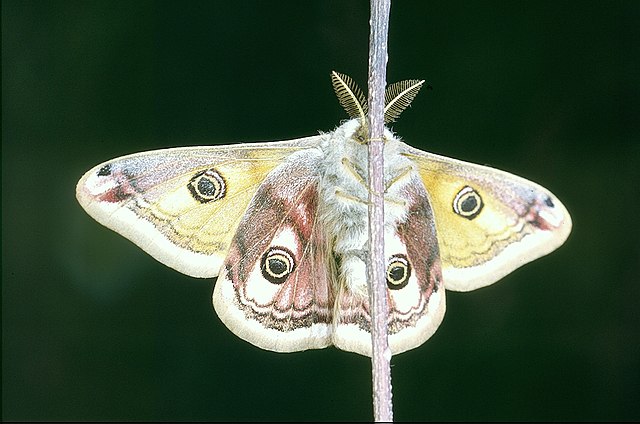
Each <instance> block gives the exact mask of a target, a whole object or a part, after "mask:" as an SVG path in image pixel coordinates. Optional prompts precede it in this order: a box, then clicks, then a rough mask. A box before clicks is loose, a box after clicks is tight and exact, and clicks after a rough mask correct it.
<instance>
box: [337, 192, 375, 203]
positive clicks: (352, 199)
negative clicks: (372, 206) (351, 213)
mask: <svg viewBox="0 0 640 424" xmlns="http://www.w3.org/2000/svg"><path fill="white" fill-rule="evenodd" d="M336 196H339V197H342V198H344V199H347V200H351V201H353V202H358V203H362V204H365V205H368V204H369V202H368V201H366V200H362V199H361V198H359V197H356V196H353V195H351V194H348V193H345V192H344V191H342V190H336Z"/></svg>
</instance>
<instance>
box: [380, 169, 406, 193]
mask: <svg viewBox="0 0 640 424" xmlns="http://www.w3.org/2000/svg"><path fill="white" fill-rule="evenodd" d="M411 172H413V168H412V167H411V166H406V167H404V168H402V169H401V170H400V172H399V173H398V174H397V175H396V176H395V177H393V178H392V179H391V180H390V181H389V182H388V183H387V185H386V186H385V187H384V192H385V193H386V192H387V191H388V190H389V187H391V186H392V185H394V184H395V183H397V182H398V181H400V180H401V179H403V178H404V177H406V176H407V175H408V174H410V173H411Z"/></svg>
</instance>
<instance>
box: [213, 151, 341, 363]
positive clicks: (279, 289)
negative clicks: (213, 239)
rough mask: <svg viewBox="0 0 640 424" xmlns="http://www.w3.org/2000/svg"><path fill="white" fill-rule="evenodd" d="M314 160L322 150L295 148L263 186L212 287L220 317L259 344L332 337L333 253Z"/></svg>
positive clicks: (309, 344)
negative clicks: (322, 219) (323, 225)
mask: <svg viewBox="0 0 640 424" xmlns="http://www.w3.org/2000/svg"><path fill="white" fill-rule="evenodd" d="M319 159H320V153H319V151H312V150H306V151H302V152H299V153H298V154H295V155H294V156H292V157H291V158H290V160H289V161H287V162H286V163H285V164H284V165H283V166H281V167H279V168H276V169H275V170H274V171H273V172H272V173H271V174H269V176H268V177H267V179H266V180H265V181H264V182H263V183H262V184H261V185H260V187H259V189H258V191H257V192H256V195H255V197H254V198H253V200H252V202H251V204H250V205H249V208H248V210H247V212H246V213H245V215H244V216H243V217H242V221H241V222H240V225H239V226H238V230H237V232H236V234H235V237H234V238H233V240H232V242H231V250H230V251H229V255H228V257H227V259H226V260H225V262H224V265H223V268H222V269H221V275H220V276H219V277H218V281H217V283H216V286H215V289H214V293H213V305H214V307H215V310H216V312H217V313H218V316H219V317H220V319H221V320H222V321H223V322H224V323H225V324H226V325H227V327H229V329H231V331H233V332H234V333H235V334H236V335H237V336H239V337H240V338H242V339H244V340H246V341H248V342H250V343H252V344H254V345H256V346H258V347H261V348H263V349H268V350H273V351H276V352H293V351H299V350H306V349H313V348H322V347H325V346H327V345H329V344H330V342H331V337H330V332H331V326H330V324H331V320H332V317H331V309H330V306H329V305H331V304H333V293H332V292H331V287H332V286H333V284H332V283H331V278H332V268H331V266H330V260H332V258H330V256H329V253H328V250H327V242H326V236H325V234H324V229H323V228H321V226H320V225H319V224H318V221H317V219H318V217H317V209H318V201H319V198H318V183H319V181H320V169H319V166H318V163H319V162H318V161H319Z"/></svg>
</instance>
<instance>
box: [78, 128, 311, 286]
mask: <svg viewBox="0 0 640 424" xmlns="http://www.w3.org/2000/svg"><path fill="white" fill-rule="evenodd" d="M319 140H320V136H316V137H309V138H304V139H297V140H290V141H283V142H275V143H257V144H238V145H229V146H214V147H184V148H174V149H165V150H156V151H150V152H144V153H138V154H133V155H129V156H124V157H121V158H117V159H113V160H111V161H108V162H105V163H102V164H100V165H98V166H96V167H94V168H93V169H91V170H90V171H88V172H87V173H86V174H85V175H84V176H83V177H82V178H81V179H80V181H79V182H78V185H77V187H76V197H77V198H78V201H79V202H80V204H81V205H82V207H83V208H84V209H85V210H86V211H87V212H88V213H89V215H91V216H92V217H93V218H94V219H96V220H97V221H98V222H100V223H101V224H103V225H104V226H106V227H108V228H110V229H112V230H114V231H116V232H118V233H120V234H122V235H123V236H125V237H126V238H128V239H130V240H131V241H133V242H134V243H135V244H137V245H138V246H140V247H141V248H142V249H144V250H145V251H146V252H148V253H149V254H151V255H152V256H153V257H154V258H156V259H157V260H159V261H160V262H162V263H164V264H166V265H168V266H170V267H172V268H175V269H176V270H178V271H180V272H183V273H185V274H188V275H191V276H194V277H215V276H216V275H217V274H218V270H219V268H220V266H221V264H222V261H223V259H224V257H225V256H226V253H227V251H228V250H229V244H230V242H231V238H232V237H233V234H234V233H235V230H236V228H237V226H238V224H239V222H240V218H241V217H242V215H243V214H244V211H245V209H246V208H247V205H248V204H249V202H250V201H251V198H252V197H253V195H254V193H255V191H256V190H257V188H258V186H259V185H260V184H261V183H262V181H263V180H264V179H265V178H266V176H267V174H268V173H269V172H270V171H271V170H272V169H273V168H275V167H276V166H277V165H278V164H279V163H281V162H282V161H284V160H285V159H286V158H287V157H289V156H290V155H291V154H292V153H294V152H296V151H298V150H300V149H305V148H308V147H311V146H315V145H317V143H318V142H319Z"/></svg>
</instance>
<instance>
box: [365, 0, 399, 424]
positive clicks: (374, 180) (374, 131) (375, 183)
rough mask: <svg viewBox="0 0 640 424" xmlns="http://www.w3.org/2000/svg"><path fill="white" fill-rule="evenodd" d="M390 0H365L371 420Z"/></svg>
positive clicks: (385, 346)
mask: <svg viewBox="0 0 640 424" xmlns="http://www.w3.org/2000/svg"><path fill="white" fill-rule="evenodd" d="M390 8H391V0H371V18H370V25H371V32H370V37H369V81H368V84H369V89H368V92H369V185H370V189H369V255H370V256H369V301H370V305H371V327H372V328H371V337H372V342H373V353H372V357H371V365H372V379H373V415H374V420H375V421H377V422H381V421H387V422H388V421H392V420H393V404H392V401H391V365H390V362H391V350H390V349H389V343H388V339H387V316H388V314H389V310H388V305H387V285H386V275H385V274H386V263H385V262H386V261H385V257H384V197H383V196H384V161H383V149H384V141H383V136H384V91H385V87H386V74H387V40H388V35H389V10H390Z"/></svg>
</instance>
